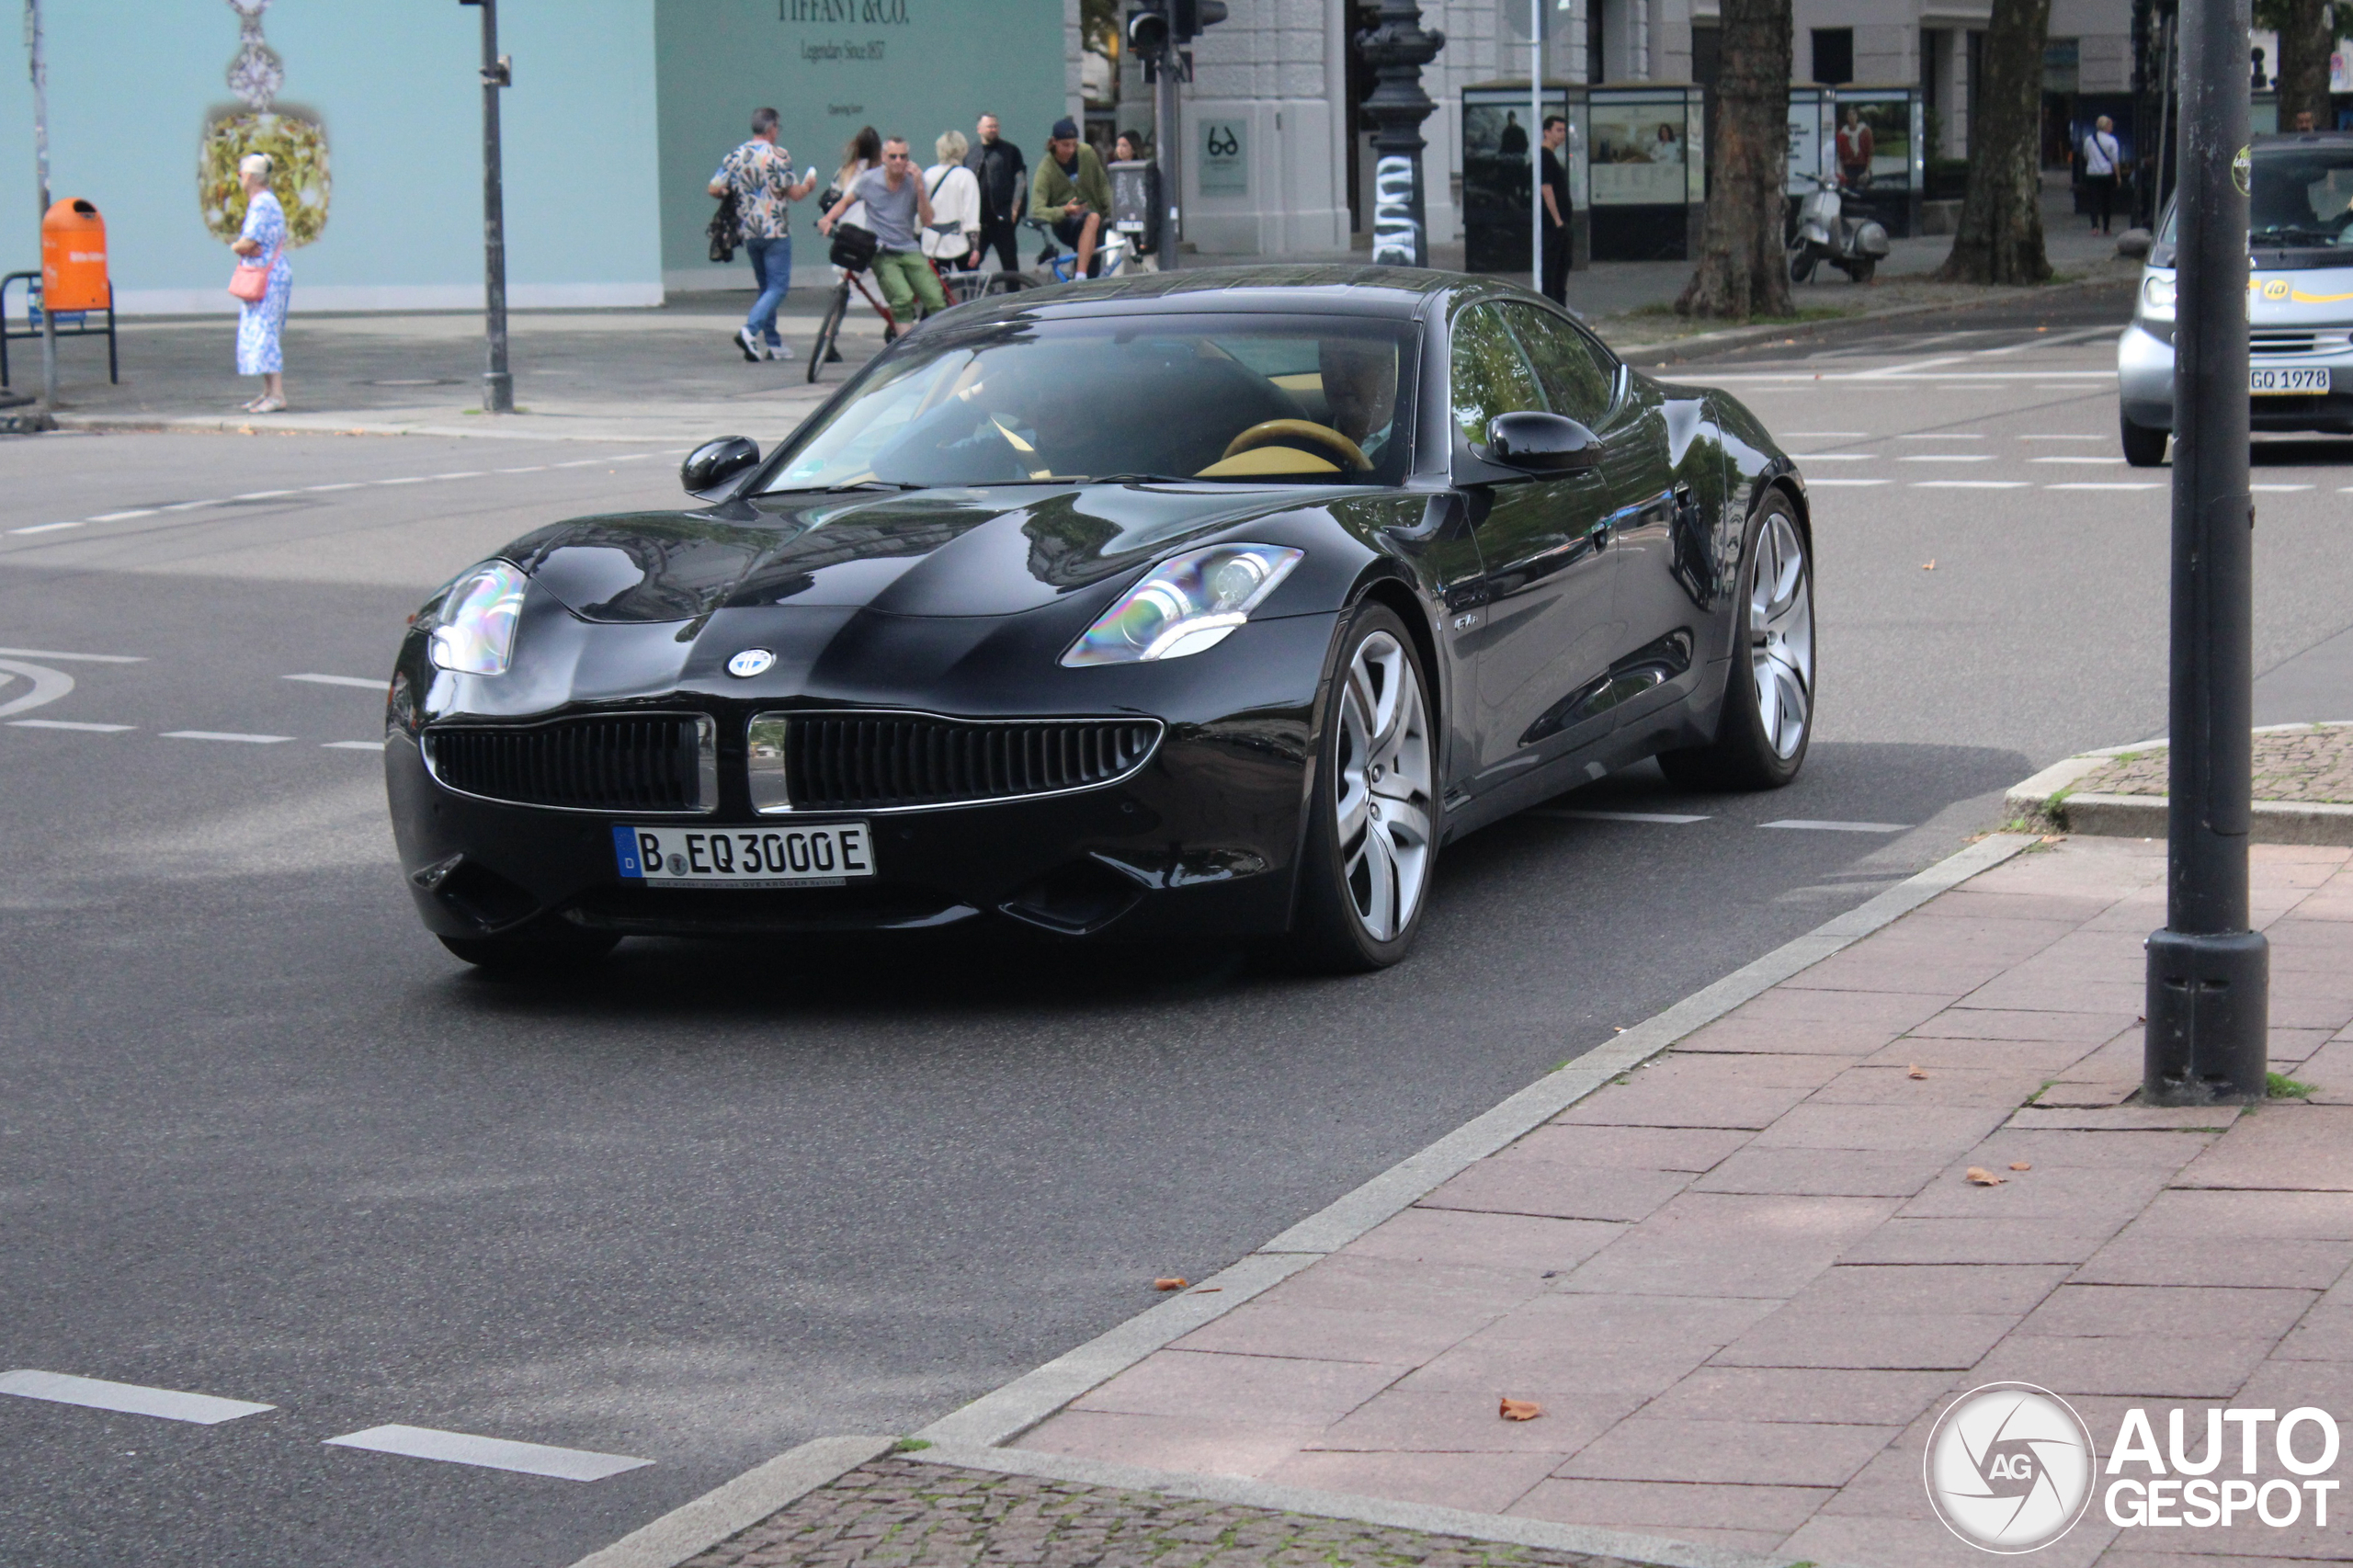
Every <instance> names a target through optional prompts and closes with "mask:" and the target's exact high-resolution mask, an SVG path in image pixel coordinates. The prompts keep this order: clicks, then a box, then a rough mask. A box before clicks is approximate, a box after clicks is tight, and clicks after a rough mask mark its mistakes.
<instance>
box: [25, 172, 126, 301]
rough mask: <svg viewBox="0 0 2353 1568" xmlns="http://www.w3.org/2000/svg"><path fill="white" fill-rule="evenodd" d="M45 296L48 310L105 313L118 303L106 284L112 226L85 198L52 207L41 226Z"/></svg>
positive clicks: (62, 202)
mask: <svg viewBox="0 0 2353 1568" xmlns="http://www.w3.org/2000/svg"><path fill="white" fill-rule="evenodd" d="M40 292H41V304H42V308H43V309H44V310H48V311H51V312H56V313H58V314H61V315H62V314H65V313H67V312H73V311H103V310H105V309H106V308H107V306H108V304H110V303H111V302H112V301H113V299H114V290H113V288H112V286H111V285H109V284H108V282H107V224H106V220H105V219H103V218H101V217H99V216H98V210H97V208H96V207H93V206H92V205H90V203H88V202H86V201H85V200H83V199H81V198H80V197H78V196H77V197H70V198H68V199H65V200H63V201H60V202H58V203H56V204H55V205H54V206H52V207H51V208H50V210H49V211H48V212H47V213H46V214H45V215H43V217H42V218H41V221H40Z"/></svg>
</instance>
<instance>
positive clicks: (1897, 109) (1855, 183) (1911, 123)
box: [1789, 82, 1928, 238]
mask: <svg viewBox="0 0 2353 1568" xmlns="http://www.w3.org/2000/svg"><path fill="white" fill-rule="evenodd" d="M1927 154H1928V148H1927V108H1926V106H1925V105H1924V104H1923V103H1922V102H1921V98H1920V90H1919V89H1918V88H1917V87H1872V86H1851V85H1850V86H1840V87H1825V86H1820V85H1815V84H1813V83H1810V82H1801V83H1798V84H1796V85H1793V86H1791V87H1790V184H1789V190H1790V196H1791V197H1793V198H1794V197H1800V196H1804V195H1806V194H1808V193H1809V192H1811V191H1812V190H1813V177H1810V176H1819V177H1821V178H1823V179H1830V178H1834V177H1836V176H1838V175H1839V174H1841V173H1842V172H1843V173H1844V174H1845V176H1847V184H1848V187H1849V188H1850V189H1852V190H1859V192H1860V193H1861V200H1862V202H1863V205H1865V206H1866V207H1868V208H1869V209H1870V214H1871V216H1872V217H1874V218H1876V219H1878V220H1879V221H1880V222H1881V224H1882V225H1883V226H1884V227H1885V228H1886V230H1887V232H1888V233H1889V234H1890V235H1891V236H1893V237H1896V238H1902V237H1904V236H1905V235H1909V234H1916V233H1919V232H1920V199H1921V196H1922V194H1923V192H1924V191H1925V190H1926V189H1927V183H1928V166H1927ZM1852 200H1853V198H1852V197H1850V198H1849V201H1850V203H1851V202H1852ZM1852 210H1853V208H1852V206H1851V205H1850V206H1849V208H1848V211H1849V212H1850V213H1851V212H1852Z"/></svg>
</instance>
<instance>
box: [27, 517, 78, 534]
mask: <svg viewBox="0 0 2353 1568" xmlns="http://www.w3.org/2000/svg"><path fill="white" fill-rule="evenodd" d="M83 526H84V525H83V523H82V521H81V519H79V518H76V519H74V521H73V522H70V523H35V524H34V525H33V526H32V527H31V528H10V529H9V530H8V531H9V532H10V533H11V534H53V533H55V532H56V531H57V530H58V529H60V528H81V527H83Z"/></svg>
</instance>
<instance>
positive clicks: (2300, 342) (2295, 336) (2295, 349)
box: [2246, 331, 2343, 354]
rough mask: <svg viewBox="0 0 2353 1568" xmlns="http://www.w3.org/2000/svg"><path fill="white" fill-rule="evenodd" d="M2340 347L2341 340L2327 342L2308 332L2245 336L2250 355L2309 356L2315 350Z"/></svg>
mask: <svg viewBox="0 0 2353 1568" xmlns="http://www.w3.org/2000/svg"><path fill="white" fill-rule="evenodd" d="M2337 347H2343V342H2342V340H2341V338H2340V339H2339V340H2338V341H2336V342H2329V341H2325V340H2323V339H2321V338H2319V337H2317V336H2315V335H2313V334H2312V333H2309V332H2266V331H2254V332H2249V333H2248V334H2247V335H2246V350H2247V352H2248V353H2250V354H2310V353H2311V352H2312V351H2313V349H2315V348H2337Z"/></svg>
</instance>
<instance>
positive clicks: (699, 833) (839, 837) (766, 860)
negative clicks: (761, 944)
mask: <svg viewBox="0 0 2353 1568" xmlns="http://www.w3.org/2000/svg"><path fill="white" fill-rule="evenodd" d="M613 856H614V858H615V859H616V860H617V861H618V862H619V864H620V874H621V881H625V882H636V883H639V884H641V885H642V886H644V887H649V888H837V887H840V886H841V885H842V884H843V883H845V882H847V881H849V880H850V879H852V878H853V877H870V876H872V875H873V874H874V840H873V837H872V835H870V834H869V833H868V832H867V831H866V824H864V823H862V822H835V823H824V824H817V825H814V826H810V827H733V828H700V827H697V828H684V827H630V826H623V825H620V824H616V825H615V826H614V828H613Z"/></svg>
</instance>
